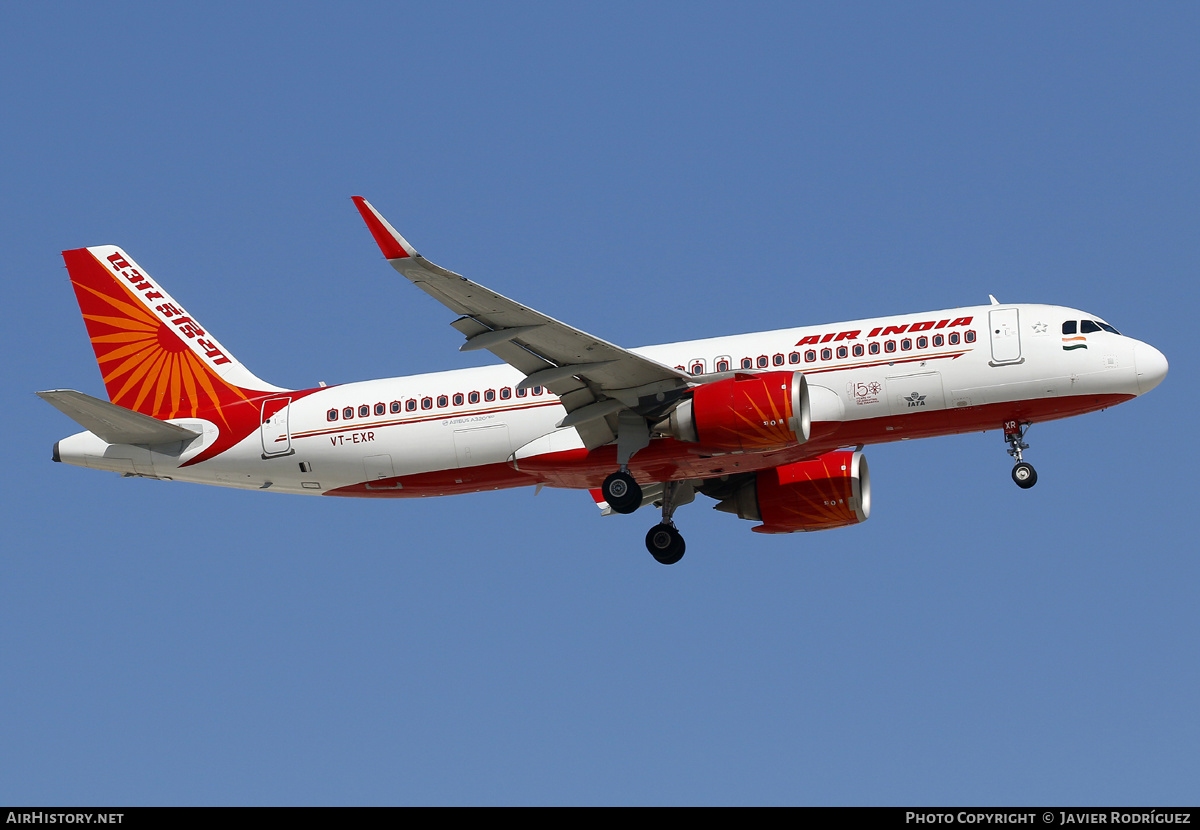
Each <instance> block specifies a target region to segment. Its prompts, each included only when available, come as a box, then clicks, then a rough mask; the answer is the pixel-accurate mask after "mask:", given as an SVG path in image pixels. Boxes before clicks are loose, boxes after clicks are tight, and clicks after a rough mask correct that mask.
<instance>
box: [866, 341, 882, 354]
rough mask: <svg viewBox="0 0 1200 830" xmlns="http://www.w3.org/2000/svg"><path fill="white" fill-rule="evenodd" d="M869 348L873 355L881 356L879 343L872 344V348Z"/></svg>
mask: <svg viewBox="0 0 1200 830" xmlns="http://www.w3.org/2000/svg"><path fill="white" fill-rule="evenodd" d="M868 348H869V349H870V350H871V354H879V344H878V343H872V344H871V345H870V346H868Z"/></svg>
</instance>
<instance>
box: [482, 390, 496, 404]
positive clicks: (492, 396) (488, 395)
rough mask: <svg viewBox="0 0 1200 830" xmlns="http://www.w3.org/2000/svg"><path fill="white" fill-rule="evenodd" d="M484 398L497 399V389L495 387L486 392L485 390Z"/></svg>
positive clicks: (486, 399)
mask: <svg viewBox="0 0 1200 830" xmlns="http://www.w3.org/2000/svg"><path fill="white" fill-rule="evenodd" d="M483 399H484V400H485V401H494V400H496V390H495V389H489V390H487V391H486V392H484V393H483Z"/></svg>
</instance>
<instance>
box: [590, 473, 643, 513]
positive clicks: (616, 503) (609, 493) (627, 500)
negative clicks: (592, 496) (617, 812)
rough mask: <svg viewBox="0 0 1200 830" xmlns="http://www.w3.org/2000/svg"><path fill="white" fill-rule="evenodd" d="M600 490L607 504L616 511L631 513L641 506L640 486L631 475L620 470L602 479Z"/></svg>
mask: <svg viewBox="0 0 1200 830" xmlns="http://www.w3.org/2000/svg"><path fill="white" fill-rule="evenodd" d="M600 490H601V492H602V493H603V494H604V500H605V501H606V502H608V506H609V507H611V508H612V509H613V510H615V511H616V512H618V513H632V512H633V511H635V510H637V509H638V508H639V507H641V506H642V488H641V487H640V486H638V483H637V482H636V481H634V480H633V476H631V475H630V474H629V473H626V472H624V471H622V470H618V471H617V472H615V473H613V474H612V475H610V476H609V477H608V478H606V479H604V486H603V487H601V488H600Z"/></svg>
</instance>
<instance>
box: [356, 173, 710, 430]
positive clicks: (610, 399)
mask: <svg viewBox="0 0 1200 830" xmlns="http://www.w3.org/2000/svg"><path fill="white" fill-rule="evenodd" d="M354 204H355V206H356V207H357V208H358V211H359V213H361V214H362V217H363V220H364V221H366V223H367V228H368V229H369V230H370V231H371V235H372V236H374V237H375V241H376V242H377V243H378V244H379V248H380V250H381V251H383V255H384V257H386V258H387V260H388V262H389V263H391V265H392V267H393V268H395V269H396V270H397V271H399V272H400V273H401V274H403V275H404V276H405V277H407V278H408V279H409V280H410V281H411V282H412V283H413V284H414V285H416V286H417V287H418V288H420V289H421V290H422V291H424V292H425V293H426V294H429V295H430V296H431V297H433V298H434V299H435V300H437V301H438V302H440V303H441V304H442V305H444V306H446V307H447V308H449V309H450V310H451V311H453V312H454V313H455V314H459V315H461V316H460V317H459V318H458V319H457V320H455V321H454V322H453V323H451V325H452V326H454V328H456V329H458V330H459V331H460V332H462V333H463V335H465V336H466V338H467V342H466V343H464V344H463V345H462V346H461V347H460V350H461V351H474V350H477V349H486V350H487V351H489V352H491V353H492V354H494V355H496V357H498V358H500V359H501V360H503V361H504V362H505V363H507V364H509V365H510V366H513V367H515V368H516V369H518V370H519V371H521V372H522V373H524V375H525V379H524V380H523V381H521V384H520V385H521V386H524V387H530V386H545V387H546V388H547V389H549V390H550V391H551V392H553V393H554V394H556V395H558V397H559V399H560V400H561V401H562V405H563V406H564V407H565V408H566V410H567V417H566V418H564V419H563V420H562V422H561V423H560V424H559V426H562V427H569V426H573V427H575V428H576V429H577V430H578V431H579V435H580V437H581V438H582V439H583V442H584V445H585V446H587V448H588V449H595V448H596V447H599V446H602V445H604V444H607V443H610V442H611V441H613V440H614V439H615V437H616V429H617V419H618V418H619V417H620V413H621V412H622V411H623V410H632V411H634V412H637V413H638V414H639V415H642V416H646V417H652V416H655V415H657V414H659V413H662V412H664V411H666V410H668V409H670V408H671V406H673V405H674V403H675V402H676V401H677V400H678V399H679V396H680V394H681V393H682V392H683V391H684V390H685V389H687V388H688V387H689V385H690V380H691V379H690V376H689V375H687V374H685V373H684V372H681V371H679V370H677V369H673V368H671V367H669V366H665V365H663V364H661V363H658V362H657V361H654V360H650V359H649V358H646V357H642V356H641V355H638V354H634V353H633V352H631V351H629V350H627V349H622V348H621V347H620V346H615V345H613V344H612V343H609V342H607V341H605V340H601V339H600V338H599V337H594V336H593V335H590V334H588V333H587V332H584V331H580V330H579V329H577V328H573V327H571V326H568V325H567V324H566V323H561V322H559V321H558V320H555V319H554V318H553V317H547V316H546V315H545V314H542V313H541V312H539V311H535V310H533V309H532V308H529V307H527V306H524V305H521V304H520V303H518V302H516V301H514V300H510V299H508V298H507V297H504V296H501V295H500V294H497V293H496V292H494V291H491V290H490V289H488V288H485V287H484V286H482V285H479V284H478V283H475V282H472V281H471V280H468V279H467V278H466V277H462V276H459V275H458V274H456V273H454V272H453V271H447V270H446V269H445V268H441V267H439V266H437V265H434V264H433V263H432V262H430V261H429V260H427V259H425V258H424V257H423V256H421V255H420V254H418V253H417V252H416V250H414V249H413V247H412V246H411V245H409V244H408V242H407V241H406V240H405V239H404V237H402V236H401V235H400V234H399V233H397V232H396V229H395V228H393V227H392V226H391V225H390V224H389V223H388V221H387V220H386V219H384V218H383V217H382V216H380V215H379V212H378V211H376V210H375V208H374V207H372V206H371V203H370V202H368V201H367V200H366V199H364V198H362V197H361V196H355V197H354Z"/></svg>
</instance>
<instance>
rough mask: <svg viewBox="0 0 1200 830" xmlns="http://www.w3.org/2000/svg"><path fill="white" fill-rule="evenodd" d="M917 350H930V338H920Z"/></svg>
mask: <svg viewBox="0 0 1200 830" xmlns="http://www.w3.org/2000/svg"><path fill="white" fill-rule="evenodd" d="M917 348H918V349H928V348H929V338H928V337H918V338H917Z"/></svg>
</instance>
